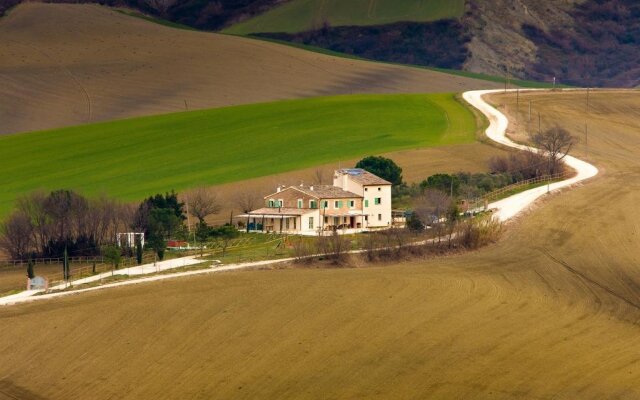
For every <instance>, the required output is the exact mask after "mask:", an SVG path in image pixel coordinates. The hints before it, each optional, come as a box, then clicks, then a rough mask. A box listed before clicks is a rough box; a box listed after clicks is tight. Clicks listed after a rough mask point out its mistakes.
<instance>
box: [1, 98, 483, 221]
mask: <svg viewBox="0 0 640 400" xmlns="http://www.w3.org/2000/svg"><path fill="white" fill-rule="evenodd" d="M475 132H476V120H475V117H474V115H473V113H471V111H469V110H468V109H467V108H466V107H465V106H463V105H462V104H461V103H459V102H458V101H457V100H455V98H454V96H453V95H452V94H430V95H420V94H413V95H354V96H339V97H321V98H314V99H304V100H288V101H280V102H274V103H263V104H252V105H243V106H235V107H228V108H218V109H213V110H201V111H191V112H182V113H174V114H167V115H160V116H151V117H142V118H136V119H128V120H122V121H113V122H106V123H100V124H94V125H82V126H76V127H71V128H62V129H59V130H54V131H41V132H30V133H24V134H14V135H5V136H0V159H2V160H3V171H4V174H3V177H2V178H0V186H2V187H3V190H2V193H1V194H0V213H6V212H7V211H9V210H10V209H11V207H12V206H13V200H14V199H15V198H16V196H18V195H20V194H24V193H27V192H29V191H31V190H35V189H39V188H45V189H50V190H53V189H58V188H71V189H76V190H80V191H81V192H83V193H87V194H94V195H96V194H100V193H108V194H109V195H111V196H116V197H119V198H121V199H124V200H140V199H142V198H144V197H146V196H149V195H151V194H153V193H158V192H165V191H167V190H171V189H176V190H182V189H185V188H190V187H194V186H198V185H216V184H222V183H228V182H235V181H240V180H245V179H249V178H256V177H262V176H267V175H272V174H278V173H283V172H287V171H293V170H298V169H303V168H309V167H314V166H317V165H322V164H327V163H333V162H339V161H341V160H348V159H353V158H357V157H362V156H366V155H369V154H378V153H383V152H389V151H399V150H412V149H419V148H425V147H433V146H444V145H457V144H471V143H474V142H475V139H476V136H475Z"/></svg>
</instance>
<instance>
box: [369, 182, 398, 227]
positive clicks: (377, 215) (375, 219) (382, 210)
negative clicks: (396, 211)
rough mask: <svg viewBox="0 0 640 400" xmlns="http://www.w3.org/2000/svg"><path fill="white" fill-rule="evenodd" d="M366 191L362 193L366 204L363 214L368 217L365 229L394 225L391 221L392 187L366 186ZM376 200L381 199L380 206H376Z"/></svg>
mask: <svg viewBox="0 0 640 400" xmlns="http://www.w3.org/2000/svg"><path fill="white" fill-rule="evenodd" d="M365 189H366V190H364V191H363V192H362V195H363V196H364V204H365V206H364V208H363V213H364V214H365V215H367V216H368V221H367V223H366V225H365V227H369V228H384V227H389V226H391V225H392V223H393V220H392V219H391V186H390V185H383V186H366V187H365ZM376 198H380V200H381V201H380V204H376V202H375V199H376ZM367 204H368V206H367Z"/></svg>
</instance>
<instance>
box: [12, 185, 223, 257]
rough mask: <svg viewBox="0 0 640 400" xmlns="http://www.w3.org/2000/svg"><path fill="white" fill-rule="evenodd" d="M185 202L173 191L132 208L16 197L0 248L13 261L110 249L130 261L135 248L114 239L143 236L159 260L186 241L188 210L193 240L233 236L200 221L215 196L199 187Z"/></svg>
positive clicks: (49, 196) (51, 195) (72, 196)
mask: <svg viewBox="0 0 640 400" xmlns="http://www.w3.org/2000/svg"><path fill="white" fill-rule="evenodd" d="M184 197H185V199H186V200H187V203H185V202H183V201H181V200H180V199H179V197H178V194H177V193H176V192H174V191H172V192H168V193H165V194H156V195H153V196H150V197H148V198H146V199H144V200H143V201H142V202H140V203H139V204H137V205H136V204H131V203H124V202H121V201H118V200H116V199H112V198H109V197H107V196H98V197H95V198H91V197H86V196H84V195H82V194H80V193H77V192H75V191H72V190H66V189H61V190H54V191H51V192H45V191H42V190H38V191H34V192H32V193H29V194H27V195H25V196H22V197H20V198H18V199H17V201H16V206H15V209H14V211H13V212H12V213H11V214H10V215H9V216H8V217H7V218H6V219H5V220H4V222H3V223H2V224H0V234H1V235H0V248H2V249H3V250H4V251H5V252H6V253H7V254H8V255H9V256H11V258H13V259H16V260H28V259H31V258H37V257H44V258H61V257H63V255H64V254H65V251H66V253H67V254H68V255H69V256H72V257H77V256H96V255H103V256H105V255H108V256H109V257H110V258H114V257H115V255H114V252H115V250H114V249H113V248H114V247H120V250H119V251H120V252H121V253H127V252H129V253H131V254H128V255H129V256H132V255H133V253H134V252H136V251H139V250H138V248H139V247H140V246H136V244H135V243H117V237H118V235H117V234H118V233H125V232H139V233H140V232H142V233H144V237H145V247H146V248H147V249H148V250H153V251H155V252H156V254H157V255H158V258H159V259H161V260H162V259H163V258H164V252H165V249H166V247H167V241H168V240H169V239H177V240H187V239H189V234H188V227H187V225H186V224H185V221H186V220H187V210H186V208H187V207H189V214H190V215H193V216H194V217H196V219H197V220H198V223H197V225H196V230H195V231H194V233H197V239H198V240H202V241H203V242H204V241H207V240H208V239H209V238H210V237H227V236H234V235H235V233H234V232H231V230H230V229H229V228H224V229H223V228H217V229H213V228H210V227H208V225H207V224H206V222H205V218H206V217H207V216H209V215H212V214H216V213H218V212H219V211H220V202H219V201H218V198H217V196H216V195H215V192H213V191H211V190H208V189H204V188H199V189H194V190H193V191H191V192H189V193H187V194H186V195H185V196H184ZM194 236H196V235H194ZM136 256H137V257H138V258H139V259H140V258H142V257H141V255H140V254H136Z"/></svg>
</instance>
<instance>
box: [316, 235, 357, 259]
mask: <svg viewBox="0 0 640 400" xmlns="http://www.w3.org/2000/svg"><path fill="white" fill-rule="evenodd" d="M316 244H317V246H318V253H319V254H324V255H326V256H327V258H329V259H330V260H331V261H332V262H333V263H334V264H335V265H342V264H344V263H345V262H346V260H347V258H348V254H349V250H350V249H351V241H350V240H349V238H347V237H346V236H344V235H341V234H339V233H338V232H337V231H334V232H333V234H332V235H331V236H319V237H318V239H317V241H316Z"/></svg>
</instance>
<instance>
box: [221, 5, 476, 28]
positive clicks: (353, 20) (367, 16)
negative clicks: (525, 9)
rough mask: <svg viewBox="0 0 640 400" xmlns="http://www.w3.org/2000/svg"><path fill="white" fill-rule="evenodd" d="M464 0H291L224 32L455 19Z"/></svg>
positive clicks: (462, 10) (460, 12)
mask: <svg viewBox="0 0 640 400" xmlns="http://www.w3.org/2000/svg"><path fill="white" fill-rule="evenodd" d="M463 12H464V0H351V1H344V0H293V1H291V2H288V3H286V4H284V5H282V6H279V7H276V8H274V9H272V10H270V11H268V12H266V13H264V14H261V15H258V16H257V17H254V18H251V19H249V20H247V21H244V22H241V23H239V24H237V25H234V26H232V27H230V28H228V29H227V30H225V32H226V33H234V34H242V35H246V34H249V33H258V32H287V33H295V32H302V31H306V30H309V29H313V28H316V27H319V26H321V25H322V24H323V23H324V22H325V21H327V22H329V23H330V24H331V25H332V26H346V25H359V26H367V25H382V24H390V23H394V22H400V21H413V22H428V21H436V20H439V19H444V18H457V17H459V16H461V15H462V13H463Z"/></svg>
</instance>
